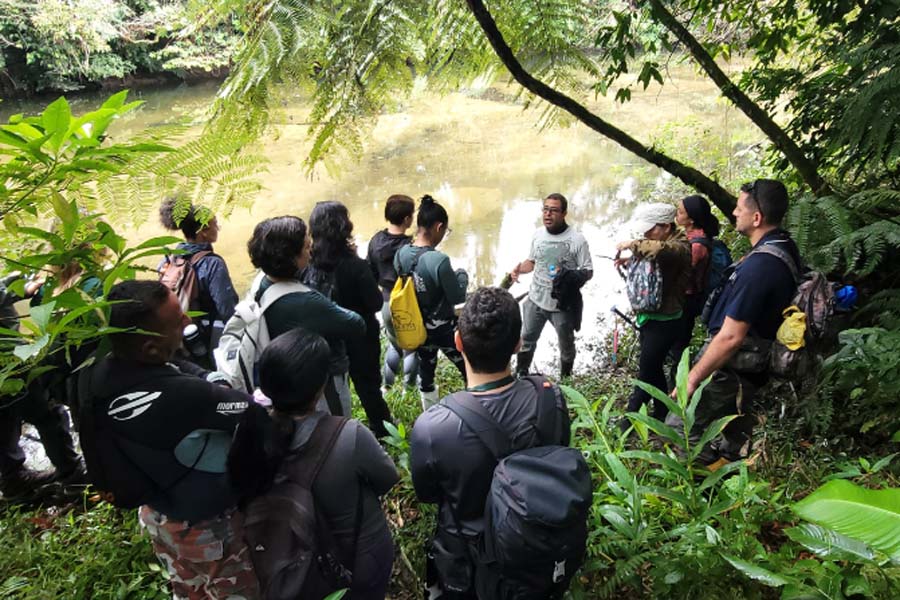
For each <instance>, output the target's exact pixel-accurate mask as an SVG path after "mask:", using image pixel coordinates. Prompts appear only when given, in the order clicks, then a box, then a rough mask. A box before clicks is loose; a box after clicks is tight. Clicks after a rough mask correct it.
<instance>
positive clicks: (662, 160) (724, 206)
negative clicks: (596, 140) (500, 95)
mask: <svg viewBox="0 0 900 600" xmlns="http://www.w3.org/2000/svg"><path fill="white" fill-rule="evenodd" d="M466 3H467V4H468V6H469V9H470V10H471V11H472V14H473V15H474V16H475V19H476V20H477V21H478V24H479V25H480V26H481V29H482V31H484V34H485V36H486V37H487V39H488V41H489V42H490V44H491V46H492V47H493V49H494V52H495V53H496V54H497V56H498V57H499V58H500V60H501V61H502V62H503V64H504V66H506V68H507V70H509V72H510V74H511V75H512V76H513V78H515V80H516V81H517V82H519V84H520V85H521V86H522V87H524V88H525V89H527V90H528V91H529V92H531V93H532V94H534V95H536V96H538V97H540V98H543V99H544V100H545V101H547V102H549V103H550V104H553V105H554V106H558V107H560V108H562V109H563V110H565V111H566V112H568V113H569V114H571V115H572V116H574V117H575V118H576V119H578V120H579V121H581V122H582V123H584V124H585V125H587V126H588V127H590V128H591V129H593V130H594V131H596V132H597V133H599V134H600V135H603V136H605V137H608V138H609V139H611V140H613V141H614V142H616V143H617V144H619V145H620V146H622V147H623V148H625V149H626V150H628V151H629V152H632V153H633V154H636V155H637V156H639V157H640V158H643V159H644V160H646V161H647V162H649V163H652V164H654V165H656V166H658V167H660V168H662V169H664V170H665V171H668V172H669V173H671V174H672V175H674V176H675V177H677V178H678V179H679V180H681V181H682V182H684V183H685V184H687V185H689V186H691V187H693V188H695V189H697V190H698V191H700V192H702V193H704V194H706V195H707V196H709V199H710V200H711V201H712V202H713V203H714V204H715V205H716V206H717V207H719V209H720V210H721V211H722V212H723V213H725V216H726V217H728V218H729V219H730V220H733V217H732V216H731V212H732V211H733V210H734V206H735V197H734V196H733V195H732V194H731V193H730V192H728V191H727V190H726V189H725V188H723V187H722V186H720V185H719V184H718V183H716V182H715V181H713V180H712V179H710V178H709V177H707V176H706V175H704V174H703V173H701V172H700V171H698V170H697V169H694V168H693V167H689V166H688V165H685V164H684V163H682V162H680V161H677V160H675V159H674V158H672V157H670V156H667V155H665V154H663V153H662V152H659V151H657V150H655V149H654V148H649V147H647V146H645V145H644V144H642V143H641V142H639V141H638V140H636V139H634V138H633V137H631V136H630V135H628V134H627V133H625V132H624V131H622V130H621V129H619V128H617V127H615V126H614V125H612V124H611V123H609V122H607V121H605V120H603V119H602V118H600V117H599V116H597V115H595V114H594V113H592V112H591V111H590V110H588V109H587V108H586V107H585V106H584V105H582V104H580V103H579V102H578V101H576V100H575V99H573V98H570V97H569V96H566V95H565V94H563V93H562V92H559V91H558V90H555V89H553V88H551V87H550V86H548V85H547V84H545V83H544V82H542V81H540V80H538V79H536V78H535V77H534V76H532V75H531V74H530V73H528V72H527V71H526V70H525V69H524V68H523V67H522V65H521V63H519V61H518V60H517V59H516V57H515V55H514V54H513V51H512V49H511V48H510V47H509V45H508V44H507V43H506V40H504V39H503V34H501V33H500V30H499V29H497V23H496V22H495V21H494V18H493V17H492V16H491V14H490V12H488V10H487V8H485V6H484V2H483V1H482V0H466Z"/></svg>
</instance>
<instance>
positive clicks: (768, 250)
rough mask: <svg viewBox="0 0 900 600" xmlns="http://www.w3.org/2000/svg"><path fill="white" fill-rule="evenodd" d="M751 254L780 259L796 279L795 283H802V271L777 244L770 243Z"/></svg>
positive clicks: (752, 251)
mask: <svg viewBox="0 0 900 600" xmlns="http://www.w3.org/2000/svg"><path fill="white" fill-rule="evenodd" d="M750 254H769V255H771V256H774V257H776V258H778V259H779V260H780V261H781V262H783V263H784V265H785V266H786V267H787V268H788V270H789V271H790V272H791V276H792V277H793V278H794V283H799V282H800V269H799V267H798V266H797V263H795V262H794V259H793V257H792V256H791V255H790V254H789V253H788V252H787V250H784V249H783V248H781V247H779V246H778V243H777V242H768V243H765V244H762V245H760V246H759V247H758V248H755V249H753V250H751V251H750Z"/></svg>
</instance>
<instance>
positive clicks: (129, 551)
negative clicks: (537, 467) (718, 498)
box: [0, 353, 900, 600]
mask: <svg viewBox="0 0 900 600" xmlns="http://www.w3.org/2000/svg"><path fill="white" fill-rule="evenodd" d="M632 354H633V353H632ZM629 368H630V365H629V364H628V363H626V364H625V365H624V366H620V367H619V368H618V369H617V370H615V371H609V372H594V373H590V374H581V375H578V376H576V377H575V378H573V379H572V380H570V381H567V382H566V383H569V384H570V385H572V386H573V387H574V388H576V389H577V390H579V391H580V392H582V393H583V394H584V396H585V397H586V398H587V399H589V404H588V405H585V406H584V407H581V408H579V409H578V415H577V417H578V418H577V419H576V420H580V422H581V423H582V426H581V427H579V429H578V430H577V432H576V435H575V436H574V439H573V444H576V445H578V446H579V447H581V448H583V449H585V452H589V450H588V449H589V448H591V447H596V446H597V444H596V442H597V438H598V437H606V438H608V440H613V442H612V443H614V444H618V445H616V446H614V448H615V449H617V450H615V451H616V452H618V451H619V450H621V449H622V448H624V442H623V441H622V440H621V439H620V438H618V437H617V436H618V431H614V428H612V427H609V424H610V423H611V421H610V420H607V421H602V422H601V420H602V419H603V418H607V419H608V418H609V417H610V416H612V415H615V414H616V413H617V412H619V410H620V408H617V407H621V404H622V403H623V402H624V399H625V398H627V395H628V393H629V392H630V383H629ZM437 381H438V386H439V389H440V391H441V394H442V395H444V394H446V393H449V392H452V391H454V390H457V389H460V388H461V387H462V385H463V384H462V379H461V378H460V377H459V374H458V373H457V372H456V370H455V368H454V367H453V366H452V365H450V364H449V363H448V362H447V361H444V360H442V361H441V362H440V363H439V367H438V372H437ZM386 400H387V402H388V404H389V406H390V408H391V411H392V414H393V415H394V418H395V422H396V424H397V426H396V430H395V435H393V436H392V437H391V438H390V439H389V440H388V444H389V448H388V449H389V452H390V453H391V455H392V456H393V458H394V460H395V462H396V463H397V464H398V466H399V467H400V472H401V474H402V479H401V481H400V483H399V484H398V485H397V486H395V488H394V489H393V490H391V492H390V493H389V494H388V495H387V496H386V497H385V498H384V510H385V514H386V515H387V518H388V521H389V524H390V527H391V530H392V534H393V536H394V540H395V544H396V549H397V558H396V560H395V564H394V574H393V577H392V583H391V590H390V597H391V598H393V599H395V600H407V599H412V598H417V597H420V596H421V593H420V590H421V589H422V581H421V577H422V576H423V574H424V570H425V569H424V547H425V544H426V542H427V540H428V539H429V537H430V535H431V533H432V531H433V529H434V518H435V513H436V511H435V507H434V506H431V505H422V504H420V503H418V501H417V500H416V497H415V493H414V491H413V487H412V482H411V480H410V478H409V473H408V470H407V468H406V467H407V466H408V446H407V444H406V434H407V433H408V432H409V430H410V429H411V427H412V425H413V423H414V422H415V419H416V417H417V416H418V415H419V413H420V412H421V407H420V402H419V396H418V392H417V391H416V390H406V389H404V388H403V387H402V385H401V384H400V383H398V384H397V385H396V386H395V387H394V388H393V389H391V390H390V391H389V393H388V395H387V397H386ZM354 406H355V409H354V410H355V412H356V414H355V416H357V417H358V418H359V417H363V415H362V411H361V408H360V407H359V406H358V403H354ZM570 408H572V407H570ZM760 408H761V409H762V410H763V411H764V413H765V414H764V419H763V421H764V422H763V423H762V425H761V426H760V428H759V432H758V436H757V442H756V446H755V453H754V459H753V461H752V463H751V465H750V466H749V467H748V468H747V469H746V474H744V475H742V476H741V477H742V478H743V479H740V478H737V479H736V480H735V482H734V484H733V485H731V487H733V488H735V489H737V488H738V487H740V486H742V485H743V486H746V485H751V486H756V488H753V489H754V490H755V491H752V493H750V494H749V495H747V496H746V498H749V499H750V501H749V502H747V503H746V505H745V507H744V508H741V507H738V505H735V508H734V509H733V510H732V511H729V512H727V513H725V514H724V515H723V516H722V517H721V518H720V519H719V521H717V522H715V523H713V526H714V527H715V528H716V530H718V531H721V532H722V536H723V538H727V535H728V532H729V531H733V532H735V534H736V536H735V537H740V536H741V535H743V536H745V537H746V536H750V537H751V538H752V539H750V542H751V543H750V544H749V545H748V541H747V540H746V539H744V540H739V539H724V540H723V541H722V542H721V544H722V550H723V551H725V550H727V551H729V552H730V553H732V554H737V553H739V550H740V549H741V548H744V549H746V548H748V547H758V548H760V549H761V551H766V552H769V553H771V556H774V557H777V558H778V559H779V560H784V561H785V562H784V564H786V565H788V566H790V565H793V564H794V563H795V562H796V563H797V564H806V563H804V562H803V561H807V562H808V559H809V555H808V553H807V554H803V553H800V552H798V551H797V550H796V549H795V548H793V547H791V546H790V545H789V540H787V538H786V536H785V535H784V533H783V530H784V528H785V527H787V526H788V525H789V524H790V523H789V522H788V521H790V520H791V519H794V520H796V518H795V517H793V516H792V515H791V511H790V508H789V506H790V503H792V502H794V501H796V500H798V499H800V498H802V497H803V496H805V495H806V494H807V493H809V492H810V491H811V490H812V489H814V488H815V487H817V486H818V485H820V484H821V483H822V481H823V480H825V479H828V478H834V477H843V478H848V479H852V480H854V481H856V482H858V483H863V484H867V485H871V486H879V487H881V486H898V485H900V479H898V475H897V470H896V469H895V468H894V467H893V463H892V457H891V455H887V456H886V457H884V456H883V455H884V454H887V452H888V451H889V450H890V449H889V448H888V449H884V452H882V453H881V454H882V456H881V457H875V458H871V457H870V458H861V457H857V456H852V455H850V454H846V453H844V452H842V451H841V450H840V449H838V448H833V447H830V446H829V445H828V441H827V440H825V439H807V438H806V431H807V429H806V428H804V426H803V423H802V422H801V421H798V420H796V419H792V418H781V417H780V415H781V412H782V410H781V401H780V400H779V399H778V396H777V395H775V396H774V399H773V400H771V401H770V402H769V404H768V405H765V404H764V405H763V406H761V407H760ZM363 418H364V417H363ZM585 418H587V419H589V420H590V421H591V422H592V423H593V424H594V425H593V426H594V429H593V430H591V429H590V428H589V427H584V422H585V421H584V419H585ZM608 440H607V441H605V442H604V443H610V442H609V441H608ZM879 458H881V460H879ZM624 460H625V463H626V465H630V466H629V468H632V469H636V470H634V472H635V473H639V472H640V468H639V465H636V464H635V463H633V461H632V462H631V463H629V461H628V460H627V459H624ZM646 473H649V474H650V475H651V476H655V477H656V476H658V473H657V474H654V472H653V471H647V472H646ZM646 473H645V474H646ZM726 484H729V485H730V483H729V482H726ZM595 485H596V486H597V492H596V493H597V498H596V499H597V502H596V503H595V504H596V506H595V510H594V513H593V515H592V517H591V518H592V522H591V524H590V529H591V531H592V538H591V543H592V547H591V550H590V555H589V557H588V561H587V564H586V567H585V572H584V574H583V575H582V576H581V577H580V578H579V579H578V581H576V583H575V585H574V586H573V593H572V597H573V598H575V599H576V600H577V599H580V598H599V597H610V596H618V597H695V598H706V597H710V598H712V597H716V598H718V597H721V590H722V589H723V586H724V589H728V586H732V587H731V588H730V589H731V593H732V597H748V598H768V597H778V594H777V593H776V590H775V589H772V588H768V587H766V586H765V585H764V584H763V583H760V582H758V581H754V580H750V579H748V578H746V577H744V576H743V575H742V574H740V573H738V572H737V571H736V570H734V569H732V568H731V567H730V566H728V564H726V563H723V562H722V561H721V560H719V559H718V557H717V556H714V557H713V558H715V559H716V561H717V562H715V564H714V565H713V564H712V563H710V562H708V561H710V560H712V559H711V558H710V557H709V556H707V557H706V558H704V557H703V552H704V550H703V549H702V548H701V549H700V550H698V549H697V548H696V547H695V546H689V547H686V549H685V550H684V551H683V552H682V549H681V547H680V546H679V547H673V546H670V545H668V544H669V542H664V543H663V544H662V545H660V546H653V545H652V544H651V543H649V542H637V543H636V544H632V545H631V546H627V545H625V546H622V547H626V548H631V549H633V551H634V555H633V556H626V557H625V558H615V557H614V556H613V554H612V553H613V551H614V550H615V548H614V544H613V540H612V539H610V538H609V536H610V535H612V534H610V533H609V532H610V531H611V530H610V528H609V523H608V522H607V521H606V518H605V517H604V516H603V515H604V511H606V510H608V508H604V507H609V506H623V505H622V502H621V498H620V499H617V498H616V496H615V494H616V493H619V492H621V491H622V490H621V489H618V488H617V487H616V484H615V483H611V482H610V481H604V480H603V477H602V476H601V475H600V473H599V472H598V473H595ZM748 489H749V488H748ZM742 493H745V494H746V492H742ZM642 494H643V493H642ZM623 497H624V496H623ZM643 502H644V504H645V506H644V510H645V511H646V513H645V518H650V517H652V519H658V520H657V521H650V525H651V527H652V528H653V529H651V530H652V531H655V532H656V534H658V533H659V531H660V528H662V530H666V529H668V528H672V531H675V530H677V529H678V527H679V525H678V523H679V522H680V521H679V520H680V519H682V520H683V519H684V515H681V514H678V512H677V511H674V512H670V509H669V508H667V507H666V505H665V504H664V503H660V499H654V498H653V497H651V496H650V495H645V497H644V500H643ZM617 510H618V509H617ZM742 511H743V512H742ZM648 515H649V517H648ZM747 518H752V520H753V523H752V524H748V523H743V522H741V519H747ZM651 530H648V531H651ZM738 532H741V533H739V534H738ZM654 535H655V534H654ZM704 535H713V534H704ZM658 539H663V538H662V537H660V538H658ZM620 541H621V540H620ZM623 543H624V542H623ZM629 543H630V542H629ZM654 543H656V542H654ZM692 543H693V542H692ZM642 544H643V545H642ZM0 547H2V548H4V551H3V552H0V573H2V575H0V598H15V599H22V600H25V599H28V600H32V599H35V600H36V599H45V598H63V597H65V598H96V599H107V598H110V599H111V598H116V599H142V600H143V599H156V598H159V599H162V598H167V597H169V593H168V588H167V581H166V577H165V573H164V572H163V569H161V568H160V566H159V563H158V562H157V561H156V558H155V556H154V554H153V552H152V549H151V547H150V543H149V540H148V539H147V537H146V536H145V535H143V534H142V533H141V531H140V529H139V526H138V523H137V518H136V511H119V510H116V509H114V508H113V507H111V506H109V505H106V504H104V503H100V504H97V505H92V504H90V503H89V502H87V501H85V502H84V503H82V504H80V505H78V506H75V507H69V508H67V509H65V510H58V509H46V510H45V509H25V508H6V509H5V511H4V512H3V513H2V514H0ZM673 548H674V549H676V550H677V554H674V555H673V556H672V558H671V560H672V561H673V564H675V563H676V562H678V561H679V560H682V559H684V560H688V559H690V560H693V561H694V563H691V564H695V563H696V564H699V565H701V567H700V569H702V568H703V565H706V564H709V565H710V569H711V570H710V571H709V574H710V575H712V574H713V573H715V576H716V577H718V578H719V579H718V581H717V582H712V581H709V582H708V583H707V581H706V580H704V577H706V575H704V574H703V572H701V570H700V569H698V570H697V572H696V573H692V572H691V571H690V569H682V570H683V571H684V574H679V575H678V577H687V578H690V577H694V578H695V579H696V580H697V581H696V585H695V586H694V587H693V588H685V587H681V588H677V589H691V590H692V591H691V594H690V595H689V596H685V595H683V594H682V593H676V591H675V589H676V587H677V585H682V586H683V584H684V583H685V581H681V582H679V583H677V584H673V585H676V587H673V588H672V590H671V591H670V592H668V593H665V594H662V595H660V592H659V589H661V588H660V586H661V585H662V583H661V582H662V580H663V579H666V581H669V580H670V579H671V580H672V581H675V578H674V576H673V575H672V574H671V573H668V574H662V573H660V572H658V571H659V565H658V564H656V563H655V562H654V561H656V562H659V561H660V560H666V559H661V558H659V556H655V554H656V553H658V552H657V550H658V551H659V552H663V551H667V549H668V551H671V550H672V549H673ZM630 551H631V550H629V552H630ZM697 552H699V554H696V553H697ZM692 553H694V555H692ZM682 554H683V556H682ZM744 558H745V559H752V556H745V557H744ZM770 558H771V557H770ZM628 559H632V560H628ZM704 561H707V562H704ZM713 568H715V569H716V570H715V571H713V570H712V569H713ZM679 573H681V572H680V571H679ZM663 587H664V586H663ZM665 589H668V588H665ZM697 590H700V591H697ZM716 590H718V591H716ZM738 590H739V591H738ZM810 597H820V596H810ZM835 597H837V596H835ZM847 597H850V596H847ZM869 597H888V596H879V595H878V594H875V595H872V596H869Z"/></svg>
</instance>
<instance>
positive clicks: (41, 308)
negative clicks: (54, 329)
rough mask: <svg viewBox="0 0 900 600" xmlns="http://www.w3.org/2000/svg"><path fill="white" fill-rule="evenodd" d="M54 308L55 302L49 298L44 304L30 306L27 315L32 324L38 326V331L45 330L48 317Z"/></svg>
mask: <svg viewBox="0 0 900 600" xmlns="http://www.w3.org/2000/svg"><path fill="white" fill-rule="evenodd" d="M54 308H56V302H55V301H53V300H51V301H50V302H47V303H46V304H40V305H38V306H32V307H31V312H30V314H29V316H30V317H31V320H32V321H34V324H35V325H37V326H38V329H39V330H40V331H42V332H43V331H46V330H47V325H48V324H49V323H50V317H52V316H53V309H54Z"/></svg>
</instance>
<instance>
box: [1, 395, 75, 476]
mask: <svg viewBox="0 0 900 600" xmlns="http://www.w3.org/2000/svg"><path fill="white" fill-rule="evenodd" d="M0 406H2V407H6V408H2V409H0V476H8V475H12V474H14V473H15V472H16V471H18V470H19V469H21V468H22V466H23V465H24V464H25V453H24V452H23V451H22V447H21V446H19V438H20V437H21V435H22V421H25V422H27V423H31V424H32V425H34V427H35V429H37V431H38V434H39V435H40V436H41V443H42V444H43V445H44V451H45V452H46V453H47V457H48V458H49V459H50V462H52V463H53V466H54V467H56V470H57V471H58V472H59V473H60V474H62V475H66V474H68V473H71V472H72V470H73V469H75V467H76V466H78V461H79V458H78V453H77V452H76V451H75V443H74V441H73V439H72V430H71V424H70V422H69V415H68V413H67V412H66V409H65V408H64V407H63V406H61V405H53V406H51V405H50V401H49V395H48V392H47V389H46V388H45V387H44V386H42V385H39V383H38V382H37V381H35V382H34V383H32V384H31V385H30V386H29V387H28V390H27V392H26V393H25V395H24V396H23V397H21V399H19V400H17V401H14V399H13V398H11V397H9V396H3V397H0Z"/></svg>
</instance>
